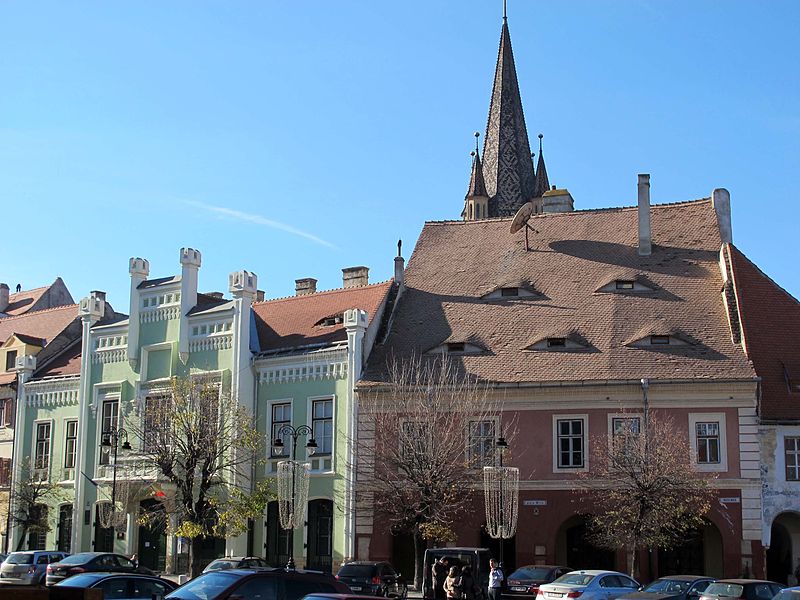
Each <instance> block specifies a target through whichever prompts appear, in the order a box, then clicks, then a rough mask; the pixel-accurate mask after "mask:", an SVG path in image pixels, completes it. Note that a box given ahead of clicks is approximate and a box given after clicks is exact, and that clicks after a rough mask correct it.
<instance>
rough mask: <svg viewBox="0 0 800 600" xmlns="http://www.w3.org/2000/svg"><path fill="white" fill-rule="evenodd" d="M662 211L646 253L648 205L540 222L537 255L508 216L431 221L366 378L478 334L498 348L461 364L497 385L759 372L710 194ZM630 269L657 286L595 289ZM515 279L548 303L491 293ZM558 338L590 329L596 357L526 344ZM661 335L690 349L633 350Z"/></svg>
mask: <svg viewBox="0 0 800 600" xmlns="http://www.w3.org/2000/svg"><path fill="white" fill-rule="evenodd" d="M651 215H652V232H653V244H654V246H653V253H652V255H651V256H646V257H640V256H639V255H638V253H637V231H638V229H637V210H636V208H619V209H604V210H590V211H577V212H570V213H560V214H546V215H540V216H535V217H533V218H532V219H531V222H530V223H531V226H532V227H533V228H534V229H535V230H537V231H538V233H535V234H531V235H530V239H531V245H530V247H531V251H530V252H526V251H525V239H524V235H523V234H522V232H519V233H517V234H511V233H509V226H510V219H491V220H485V221H447V222H432V223H426V225H425V227H424V229H423V231H422V233H421V235H420V238H419V241H418V242H417V246H416V248H415V250H414V253H413V255H412V256H411V259H410V261H409V264H408V269H407V270H406V274H405V285H406V290H405V292H404V293H403V295H402V296H401V298H400V300H399V302H398V306H397V308H396V310H395V314H394V320H393V324H392V327H391V331H390V332H389V335H388V336H387V339H386V341H385V343H384V344H381V345H379V346H376V348H375V349H373V351H372V354H371V356H370V359H369V364H368V367H367V371H366V374H365V381H366V382H369V381H373V382H379V381H384V380H385V378H386V377H387V375H386V372H387V368H386V366H387V362H388V360H389V357H390V356H399V357H408V356H410V355H412V354H420V353H422V352H425V351H426V350H427V349H430V348H436V347H437V346H439V345H440V344H442V343H443V342H444V341H446V340H447V341H453V342H455V341H467V340H470V339H480V340H482V341H483V343H484V344H485V347H486V350H487V351H486V352H484V353H482V354H480V355H474V356H469V355H461V356H459V355H457V354H454V355H453V356H454V357H456V358H455V360H456V361H458V362H459V363H460V364H461V365H462V366H463V368H464V369H466V370H467V371H468V372H470V373H472V374H474V375H476V376H478V377H480V378H483V379H485V380H489V381H496V382H536V381H539V382H541V381H579V380H634V379H640V378H642V377H647V378H652V379H692V378H709V379H710V378H720V379H722V378H725V379H727V378H752V377H754V376H755V373H754V371H753V369H752V367H751V365H750V363H749V361H748V360H747V357H746V356H745V354H744V352H743V350H742V349H741V348H740V347H739V346H737V345H735V344H734V343H733V341H732V339H731V332H730V328H729V326H728V321H727V316H726V312H725V308H724V304H723V301H722V296H721V293H720V291H721V288H722V276H721V273H720V269H719V266H718V265H719V249H720V246H721V240H720V235H719V229H718V225H717V220H716V215H715V212H714V209H713V207H712V206H711V202H710V200H707V199H706V200H697V201H692V202H684V203H678V204H669V205H656V206H653V207H652V210H651ZM619 273H625V274H626V279H627V278H631V277H632V276H633V275H635V274H641V275H642V276H643V277H644V278H645V280H646V281H648V282H650V283H651V284H652V285H653V286H654V289H653V290H645V291H629V290H619V291H618V293H615V292H612V293H608V292H604V293H600V292H597V291H596V290H597V289H598V285H603V284H605V283H608V282H611V283H613V282H614V281H615V278H617V277H618V274H619ZM508 281H524V282H530V286H531V287H532V288H534V289H536V290H537V291H538V292H540V294H541V295H540V296H533V297H527V298H526V297H523V296H520V297H519V298H513V297H512V298H508V297H501V298H496V299H482V298H481V296H482V295H484V294H485V293H486V290H487V289H491V288H495V289H496V288H497V287H501V286H504V285H507V284H506V282H508ZM554 331H555V332H562V333H561V334H560V335H559V337H561V336H563V332H572V331H575V332H579V333H580V337H581V338H582V340H584V341H585V343H586V344H587V345H588V347H589V349H588V350H582V351H574V352H573V351H530V350H525V348H526V347H528V346H529V345H530V344H531V343H532V342H533V341H535V340H541V339H543V338H545V337H547V336H548V335H551V334H552V332H554ZM651 331H652V332H656V331H659V332H663V335H668V334H670V333H673V332H681V336H682V337H681V340H682V341H684V343H683V344H681V345H676V346H667V347H660V346H653V347H647V348H641V347H636V346H630V345H626V344H628V343H630V342H631V341H636V340H635V339H634V338H635V336H636V335H637V334H641V333H642V332H651ZM642 335H644V334H642ZM685 340H691V343H687V342H685Z"/></svg>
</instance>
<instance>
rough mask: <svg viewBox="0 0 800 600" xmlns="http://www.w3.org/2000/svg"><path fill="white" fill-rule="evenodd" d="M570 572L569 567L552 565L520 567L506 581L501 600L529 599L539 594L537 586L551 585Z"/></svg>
mask: <svg viewBox="0 0 800 600" xmlns="http://www.w3.org/2000/svg"><path fill="white" fill-rule="evenodd" d="M570 571H572V569H570V568H569V567H557V566H553V565H527V566H525V567H520V568H519V569H517V570H516V571H514V572H513V573H511V575H509V576H508V578H507V579H506V589H505V590H504V591H503V598H520V599H522V598H530V597H534V596H536V594H538V593H539V586H540V585H541V584H543V583H551V582H553V581H554V580H556V579H558V578H559V577H561V576H562V575H566V574H567V573H569V572H570Z"/></svg>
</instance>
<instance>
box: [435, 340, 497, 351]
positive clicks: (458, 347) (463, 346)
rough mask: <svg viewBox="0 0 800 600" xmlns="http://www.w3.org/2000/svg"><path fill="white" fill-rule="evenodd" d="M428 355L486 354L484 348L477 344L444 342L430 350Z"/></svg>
mask: <svg viewBox="0 0 800 600" xmlns="http://www.w3.org/2000/svg"><path fill="white" fill-rule="evenodd" d="M428 352H429V353H431V354H433V353H442V354H482V353H484V352H486V348H484V347H483V346H480V345H478V343H475V342H470V341H465V342H444V343H442V344H439V345H438V346H436V347H435V348H431V349H430V350H429V351H428Z"/></svg>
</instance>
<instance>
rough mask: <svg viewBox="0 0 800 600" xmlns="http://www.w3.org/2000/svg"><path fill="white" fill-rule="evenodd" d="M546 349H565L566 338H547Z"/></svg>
mask: <svg viewBox="0 0 800 600" xmlns="http://www.w3.org/2000/svg"><path fill="white" fill-rule="evenodd" d="M547 347H548V348H566V347H567V338H563V337H552V338H547Z"/></svg>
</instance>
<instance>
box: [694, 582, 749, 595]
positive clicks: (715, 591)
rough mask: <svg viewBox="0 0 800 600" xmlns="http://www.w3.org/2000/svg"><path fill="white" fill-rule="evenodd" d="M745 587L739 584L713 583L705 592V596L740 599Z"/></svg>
mask: <svg viewBox="0 0 800 600" xmlns="http://www.w3.org/2000/svg"><path fill="white" fill-rule="evenodd" d="M743 591H744V586H741V585H739V584H738V583H712V584H711V585H710V586H708V587H707V588H706V591H705V592H703V595H704V596H724V597H726V598H739V597H740V596H742V592H743Z"/></svg>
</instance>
